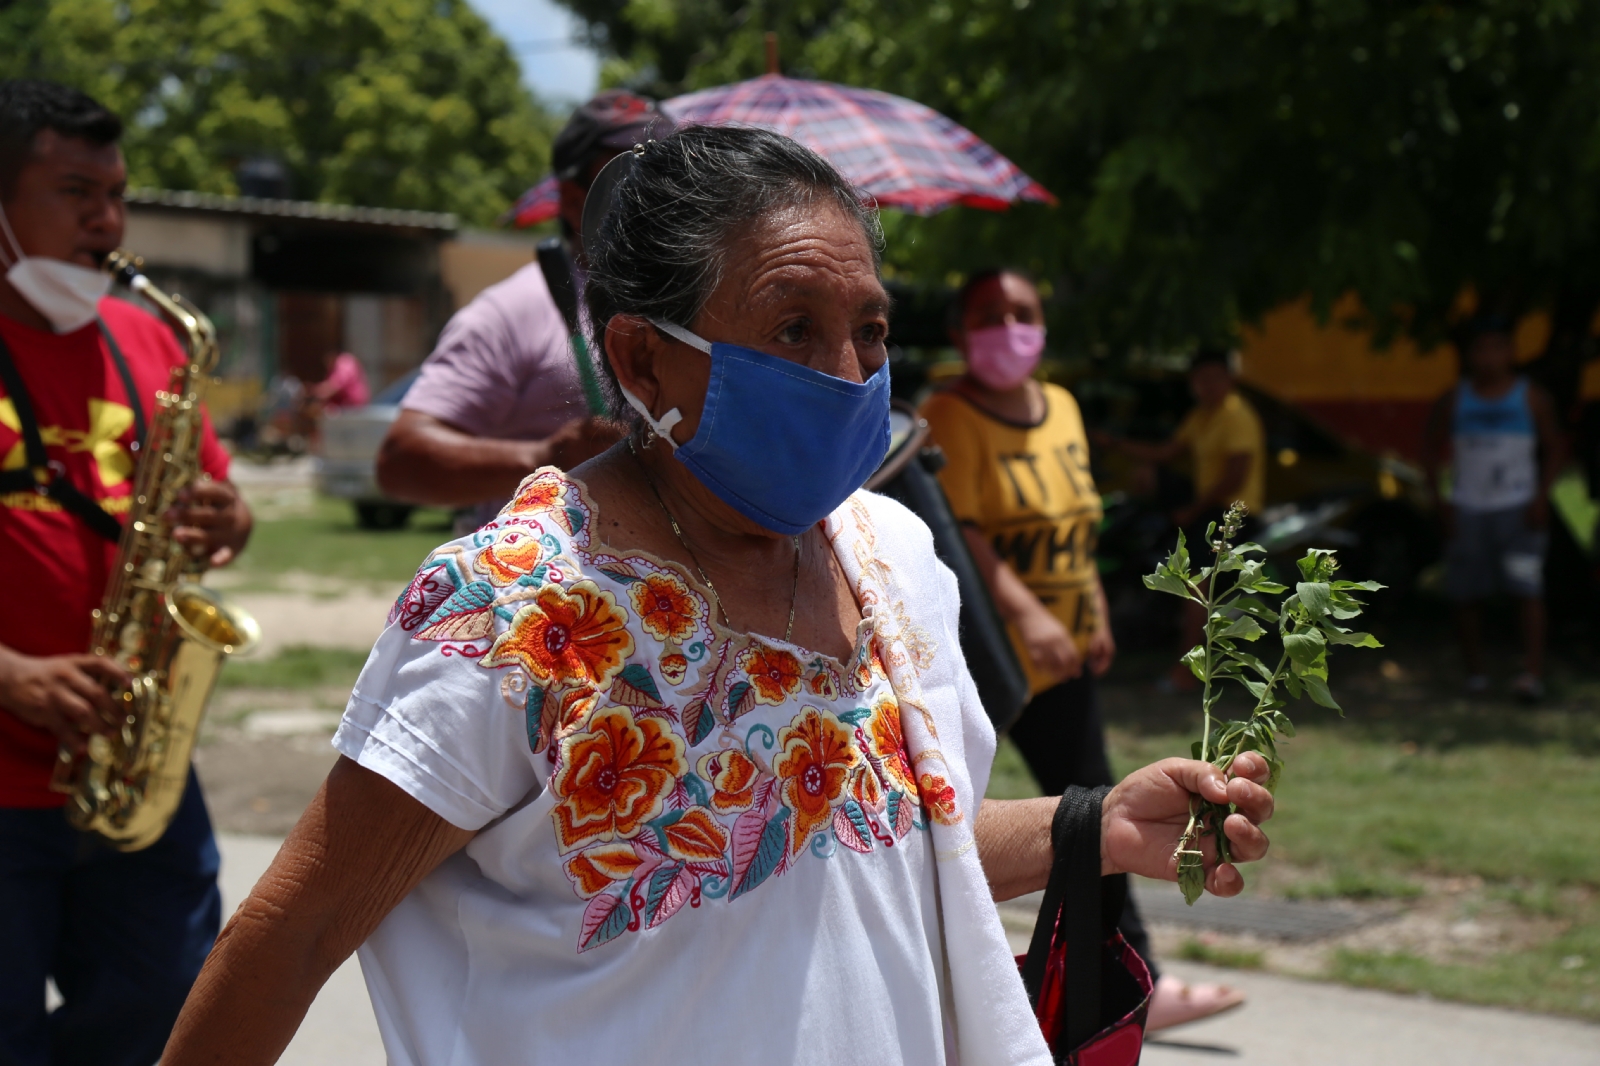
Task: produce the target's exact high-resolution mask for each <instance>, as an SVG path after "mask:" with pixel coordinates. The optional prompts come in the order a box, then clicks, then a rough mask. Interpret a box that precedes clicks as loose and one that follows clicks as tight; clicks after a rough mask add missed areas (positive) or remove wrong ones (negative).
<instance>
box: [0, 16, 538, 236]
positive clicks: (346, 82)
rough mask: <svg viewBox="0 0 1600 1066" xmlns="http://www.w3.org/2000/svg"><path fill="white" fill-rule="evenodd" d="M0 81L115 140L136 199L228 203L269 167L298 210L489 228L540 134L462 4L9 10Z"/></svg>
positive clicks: (528, 164)
mask: <svg viewBox="0 0 1600 1066" xmlns="http://www.w3.org/2000/svg"><path fill="white" fill-rule="evenodd" d="M0 35H4V36H5V38H6V39H7V40H8V42H10V41H16V42H19V43H20V47H17V48H15V49H13V48H10V47H9V46H8V48H7V49H6V51H5V53H4V55H0V76H17V75H29V76H38V77H52V78H57V79H59V80H62V81H65V82H69V83H72V84H75V85H79V86H81V87H82V88H84V89H85V90H86V91H88V92H90V93H91V94H93V95H95V96H97V97H98V98H100V99H101V100H103V101H105V102H106V103H107V104H108V105H109V106H111V107H113V108H115V109H116V110H117V111H118V112H119V113H120V114H122V116H123V117H124V119H125V120H126V121H127V123H128V133H127V138H126V141H125V147H126V151H127V156H128V165H129V172H130V181H131V182H132V183H133V184H134V185H144V186H160V187H164V188H173V189H197V190H201V191H206V192H216V193H236V192H237V191H238V183H237V180H236V177H235V173H236V169H237V167H238V165H239V163H240V162H242V161H244V160H247V159H252V158H258V157H268V158H274V159H277V160H279V161H281V162H282V163H283V164H284V165H285V166H286V167H287V169H288V172H289V175H290V188H291V194H292V195H294V196H296V197H299V198H303V199H310V200H323V201H328V202H335V203H355V204H364V205H369V206H379V207H396V208H412V209H418V210H433V211H453V212H455V213H456V214H458V215H459V216H461V217H462V218H463V219H465V220H467V221H469V222H474V223H480V224H486V223H489V222H492V221H493V220H494V218H495V217H496V216H497V215H498V214H499V213H500V212H502V211H503V210H505V208H506V207H507V206H508V204H509V203H510V202H511V201H512V200H513V199H514V198H515V197H516V196H517V194H519V193H520V192H521V191H522V190H523V189H525V188H526V187H527V186H528V185H529V184H531V183H532V181H533V180H535V179H536V178H537V177H538V176H539V175H540V174H541V173H543V171H544V169H545V166H546V162H547V159H548V155H549V144H550V138H551V135H552V128H553V125H552V122H551V120H550V118H549V116H547V115H546V114H545V113H544V112H543V111H542V110H541V109H540V108H539V106H538V104H537V103H536V101H535V100H534V99H533V97H532V96H531V95H530V94H529V93H528V91H527V90H526V89H525V88H524V87H523V85H522V83H521V79H520V77H519V70H518V67H517V64H516V61H515V59H514V58H513V57H512V55H511V52H510V49H509V48H508V47H507V46H506V44H505V42H504V41H502V40H501V39H500V38H499V37H498V36H496V35H495V33H494V31H493V30H492V29H490V27H489V26H488V24H487V23H486V22H485V21H484V20H483V18H482V17H481V16H479V15H478V14H477V13H476V12H475V11H474V10H473V9H472V8H471V6H469V4H467V3H466V2H465V0H18V2H16V3H13V4H11V5H10V6H9V7H8V8H7V9H5V10H4V11H0Z"/></svg>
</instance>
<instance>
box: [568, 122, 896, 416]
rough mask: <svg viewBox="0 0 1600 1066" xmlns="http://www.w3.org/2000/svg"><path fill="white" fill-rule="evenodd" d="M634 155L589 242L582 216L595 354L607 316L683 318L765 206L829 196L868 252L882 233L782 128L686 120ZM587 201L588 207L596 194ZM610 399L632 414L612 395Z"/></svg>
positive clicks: (828, 170)
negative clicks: (854, 227) (779, 131)
mask: <svg viewBox="0 0 1600 1066" xmlns="http://www.w3.org/2000/svg"><path fill="white" fill-rule="evenodd" d="M636 154H637V162H636V163H634V165H633V166H632V169H631V171H630V172H629V173H628V174H627V175H626V176H624V177H622V178H621V179H620V180H619V181H618V183H617V185H616V187H615V190H614V191H612V192H611V193H610V204H609V208H608V209H607V210H606V213H605V215H604V217H603V218H601V219H600V221H599V223H598V225H597V226H595V231H594V235H593V240H592V241H591V238H590V224H589V221H588V219H585V221H584V243H583V252H584V256H585V257H586V258H587V260H588V264H589V278H588V281H587V283H586V284H585V286H584V299H585V300H586V301H587V303H588V305H589V322H590V328H591V330H592V331H593V338H594V351H595V352H596V353H604V352H605V339H606V326H607V324H608V323H609V322H610V321H611V318H612V316H614V315H642V316H647V317H652V318H659V319H663V320H665V321H667V322H674V323H677V324H678V325H680V326H685V327H687V326H688V325H689V324H690V323H691V322H693V321H694V319H695V317H696V316H697V315H699V313H700V309H701V308H702V307H704V306H705V304H706V301H707V300H708V299H710V297H711V294H712V292H714V291H715V290H716V288H717V285H718V284H720V283H721V281H722V270H723V265H724V261H725V259H726V257H727V252H728V245H729V244H730V243H731V242H732V241H733V239H734V238H735V237H736V236H737V235H738V234H739V233H741V232H743V231H744V230H745V229H747V228H748V227H749V225H750V224H751V223H752V222H755V221H757V220H759V219H762V218H766V217H767V216H769V215H771V214H773V213H774V212H777V211H782V210H784V209H785V208H789V207H795V206H801V205H810V204H819V203H820V204H831V205H833V206H835V207H837V208H839V209H840V210H842V211H844V213H845V214H846V215H848V216H849V217H851V218H852V219H854V220H855V221H856V222H857V223H859V224H860V226H861V228H862V230H863V231H864V232H865V233H866V235H867V237H868V239H869V240H870V241H871V242H872V245H873V248H874V251H875V252H876V250H877V248H878V246H879V244H880V243H881V241H882V231H881V230H880V228H879V225H878V215H877V212H876V211H875V210H874V209H873V208H872V207H869V206H868V205H866V204H865V203H863V202H862V198H861V193H860V192H859V191H858V190H857V189H856V188H855V186H853V185H851V184H850V182H849V181H848V180H846V179H845V177H844V176H843V175H841V174H840V173H839V172H838V171H837V170H835V169H834V168H833V167H832V166H831V165H830V164H829V163H828V161H827V160H825V159H823V158H822V157H821V156H820V155H818V154H817V153H815V152H813V151H812V150H811V149H809V148H806V147H805V146H803V145H801V144H798V143H797V142H795V141H792V140H790V139H789V138H788V137H784V136H782V135H781V134H777V133H772V132H770V131H768V130H762V129H755V128H752V127H743V126H690V127H687V128H684V129H680V130H679V131H678V132H676V133H674V134H672V135H671V136H669V137H666V138H664V139H662V140H659V141H650V142H648V143H646V144H644V145H642V146H640V147H639V148H638V149H637V150H636ZM611 165H612V166H615V165H617V164H615V163H613V164H611ZM589 203H590V208H591V209H594V208H595V206H596V205H597V203H598V201H597V200H596V199H595V194H591V196H590V201H589ZM600 363H601V366H603V367H604V368H605V373H606V377H607V379H608V382H609V384H610V385H611V386H612V388H613V390H614V389H615V386H616V379H615V375H614V374H613V373H612V370H611V363H610V361H609V360H607V359H605V358H604V357H603V355H602V356H601V358H600ZM619 395H620V394H615V393H614V394H613V396H612V397H611V399H612V400H613V401H616V400H617V399H619ZM612 407H613V409H614V410H619V411H623V412H624V413H625V414H629V415H631V413H632V412H631V411H628V410H627V409H626V408H624V407H623V406H622V405H621V404H619V403H616V402H613V403H612Z"/></svg>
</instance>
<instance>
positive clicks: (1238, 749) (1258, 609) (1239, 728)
mask: <svg viewBox="0 0 1600 1066" xmlns="http://www.w3.org/2000/svg"><path fill="white" fill-rule="evenodd" d="M1244 516H1245V508H1244V504H1242V503H1235V504H1234V505H1233V506H1232V507H1230V508H1228V511H1227V513H1226V514H1225V515H1224V516H1223V519H1222V525H1221V527H1220V528H1219V527H1218V525H1217V524H1216V523H1215V522H1213V523H1211V524H1210V525H1209V526H1207V527H1206V543H1207V544H1209V545H1210V547H1211V548H1212V550H1213V552H1214V553H1215V562H1213V563H1212V565H1210V566H1205V567H1201V568H1200V569H1199V570H1194V571H1191V570H1190V557H1189V549H1188V546H1187V544H1186V543H1185V540H1184V535H1183V533H1182V532H1181V531H1180V532H1179V533H1178V546H1177V547H1176V548H1174V549H1173V551H1172V553H1171V554H1170V555H1168V556H1167V558H1166V560H1165V561H1164V562H1162V564H1161V565H1160V566H1158V567H1157V568H1156V571H1155V573H1153V574H1147V575H1145V578H1144V583H1145V587H1147V588H1151V589H1154V590H1155V591H1157V592H1165V593H1167V594H1168V595H1172V596H1178V597H1180V598H1182V599H1185V600H1189V601H1190V602H1192V603H1197V604H1199V605H1200V606H1201V607H1202V608H1204V609H1205V612H1206V623H1205V638H1204V640H1203V641H1202V642H1201V643H1200V644H1197V645H1195V646H1194V647H1193V648H1191V649H1189V651H1188V652H1187V653H1185V654H1184V656H1183V659H1182V660H1181V661H1182V662H1183V663H1184V664H1185V665H1186V666H1188V667H1189V670H1190V671H1191V672H1192V673H1193V674H1194V676H1195V677H1196V678H1197V679H1198V680H1199V681H1200V683H1201V685H1202V686H1204V687H1203V688H1202V690H1201V694H1200V706H1201V710H1202V712H1203V717H1204V722H1203V725H1202V727H1201V735H1200V739H1199V740H1197V741H1195V742H1194V744H1193V745H1192V746H1191V752H1192V754H1193V756H1194V758H1196V759H1200V760H1202V761H1204V762H1210V763H1213V764H1215V765H1216V766H1217V767H1218V768H1219V769H1221V770H1222V771H1223V772H1224V773H1226V772H1227V771H1228V769H1229V767H1231V766H1232V765H1233V761H1234V760H1235V759H1237V758H1238V757H1239V756H1240V755H1241V754H1242V753H1244V752H1247V751H1254V752H1257V753H1259V754H1260V755H1261V756H1262V757H1263V758H1265V759H1266V761H1267V766H1268V768H1269V776H1268V778H1267V788H1268V790H1269V791H1270V790H1273V789H1275V788H1276V787H1277V784H1278V777H1279V775H1280V774H1281V773H1282V772H1283V760H1282V759H1281V758H1280V757H1279V756H1278V734H1280V733H1282V734H1283V735H1284V736H1287V737H1292V736H1294V723H1293V722H1291V721H1290V720H1289V716H1288V715H1287V714H1285V713H1284V708H1286V707H1288V705H1289V704H1290V703H1291V702H1292V701H1294V700H1298V699H1301V698H1302V697H1305V696H1309V697H1310V698H1311V701H1312V702H1313V703H1316V704H1318V705H1320V706H1323V707H1328V708H1331V709H1332V710H1335V711H1339V713H1340V714H1341V715H1342V714H1343V713H1344V711H1343V710H1342V709H1341V708H1340V706H1339V704H1338V703H1337V702H1336V701H1335V700H1334V698H1333V693H1332V692H1330V691H1329V689H1328V649H1329V648H1330V647H1333V646H1334V645H1339V644H1343V645H1347V646H1349V647H1355V648H1379V647H1382V646H1383V645H1381V644H1380V643H1379V642H1378V640H1377V638H1376V637H1374V636H1373V635H1372V634H1371V633H1358V632H1354V631H1352V630H1351V629H1350V628H1349V627H1347V626H1344V625H1341V624H1340V623H1342V622H1347V621H1349V620H1351V619H1353V618H1357V617H1359V616H1360V615H1361V611H1362V607H1363V604H1362V602H1361V601H1360V600H1358V599H1357V598H1356V596H1355V593H1356V592H1376V591H1377V590H1379V589H1381V588H1383V586H1382V585H1380V584H1378V583H1377V582H1376V581H1338V580H1334V577H1333V575H1334V573H1335V572H1336V571H1337V570H1338V569H1339V563H1338V560H1337V559H1336V558H1335V557H1334V553H1333V551H1331V550H1329V549H1327V548H1312V549H1311V550H1309V551H1307V552H1306V554H1305V555H1304V556H1303V557H1302V558H1300V559H1299V560H1298V561H1297V565H1298V567H1299V569H1300V577H1301V580H1300V581H1299V582H1297V583H1296V584H1295V588H1294V591H1293V592H1289V588H1288V586H1287V585H1283V584H1280V583H1278V582H1277V581H1274V580H1273V579H1272V578H1271V577H1270V576H1269V575H1268V574H1267V572H1266V560H1265V558H1264V556H1265V555H1266V554H1267V553H1266V549H1264V548H1262V547H1261V545H1259V544H1252V543H1248V542H1247V543H1244V544H1239V545H1237V546H1236V545H1235V544H1234V543H1233V541H1234V538H1235V537H1237V536H1238V535H1239V530H1240V528H1241V527H1242V526H1243V524H1244ZM1251 556H1259V557H1262V558H1250V557H1251ZM1224 574H1233V575H1235V576H1234V578H1233V581H1232V582H1231V584H1230V583H1227V582H1221V583H1220V584H1221V585H1222V587H1221V588H1220V590H1219V582H1218V578H1219V577H1220V576H1221V575H1224ZM1285 593H1288V595H1286V596H1285V595H1284V594H1285ZM1279 596H1283V597H1284V598H1283V599H1282V600H1281V601H1280V602H1277V604H1276V606H1274V602H1273V601H1274V600H1275V598H1276V597H1279ZM1268 626H1276V627H1277V630H1278V639H1279V642H1280V643H1281V645H1282V652H1281V654H1280V655H1279V656H1278V662H1277V664H1276V665H1275V666H1272V667H1271V668H1268V666H1267V664H1266V663H1264V662H1262V661H1261V660H1260V659H1259V658H1257V657H1256V656H1255V655H1252V654H1251V653H1250V652H1248V651H1246V650H1244V649H1243V648H1242V647H1240V645H1241V643H1244V644H1254V643H1255V642H1256V641H1258V640H1260V639H1261V638H1262V637H1263V636H1265V635H1266V634H1267V632H1268V629H1267V627H1268ZM1224 681H1234V682H1237V683H1238V684H1239V685H1240V686H1242V687H1243V688H1244V689H1246V690H1247V691H1248V692H1249V693H1250V695H1251V696H1252V697H1254V699H1255V707H1254V708H1253V709H1252V710H1251V712H1250V714H1249V716H1248V717H1247V718H1244V719H1239V720H1234V721H1221V720H1218V719H1217V718H1215V716H1214V715H1213V713H1212V711H1213V709H1214V708H1215V706H1216V703H1217V701H1218V700H1219V699H1221V698H1222V693H1223V685H1222V682H1224ZM1233 811H1234V808H1233V806H1232V805H1231V804H1224V803H1211V802H1209V801H1206V800H1203V799H1201V798H1200V797H1199V796H1195V797H1193V798H1192V799H1191V800H1190V803H1189V824H1188V826H1187V828H1185V829H1184V831H1183V835H1182V836H1181V837H1180V838H1179V840H1178V847H1177V850H1176V852H1175V855H1176V858H1177V860H1178V886H1179V887H1180V888H1181V889H1182V890H1183V898H1184V899H1185V900H1186V901H1187V902H1188V903H1189V904H1190V905H1191V906H1192V905H1193V904H1194V901H1195V900H1197V899H1199V898H1200V896H1201V894H1202V893H1203V892H1204V891H1205V865H1204V861H1203V858H1202V852H1201V850H1200V842H1201V840H1202V839H1203V838H1204V837H1206V836H1211V837H1212V838H1213V839H1214V841H1215V842H1216V847H1217V854H1218V857H1219V858H1220V859H1221V860H1222V861H1223V862H1231V861H1233V857H1232V854H1231V851H1230V849H1229V846H1228V838H1227V836H1226V834H1224V833H1223V831H1222V823H1223V822H1224V821H1225V820H1226V819H1227V817H1228V815H1229V814H1232V813H1233Z"/></svg>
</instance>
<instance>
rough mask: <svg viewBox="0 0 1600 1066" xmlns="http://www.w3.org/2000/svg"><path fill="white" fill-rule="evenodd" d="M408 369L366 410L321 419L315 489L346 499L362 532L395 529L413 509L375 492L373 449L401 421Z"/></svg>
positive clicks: (353, 409)
mask: <svg viewBox="0 0 1600 1066" xmlns="http://www.w3.org/2000/svg"><path fill="white" fill-rule="evenodd" d="M415 380H417V371H415V370H413V371H412V372H411V373H409V374H407V375H406V376H405V377H403V378H400V379H399V380H398V381H395V382H394V383H392V384H390V385H389V386H388V387H387V388H385V389H383V390H382V391H381V392H379V393H378V394H377V395H376V396H374V397H373V398H372V402H371V403H369V404H367V405H366V406H365V407H351V408H348V409H346V410H342V411H330V412H328V413H327V414H325V415H323V418H322V443H321V445H320V447H319V448H318V450H317V456H316V479H317V491H318V492H320V493H322V494H323V495H324V496H334V497H337V498H339V499H342V500H349V501H350V502H351V504H352V505H354V507H355V511H356V523H357V524H358V525H360V526H361V528H363V529H399V528H400V527H401V526H403V525H405V524H406V519H408V518H410V517H411V512H412V511H413V510H415V508H414V507H413V506H412V505H411V504H409V503H401V502H400V501H399V500H392V499H390V498H389V497H387V496H385V495H384V494H383V491H382V490H381V489H379V488H378V480H377V463H378V448H379V446H381V445H382V444H383V438H384V435H385V434H387V433H388V432H389V426H390V424H391V423H393V422H394V420H395V419H396V418H398V417H400V401H401V399H402V398H403V397H404V396H405V394H406V391H407V390H408V389H410V388H411V383H412V382H413V381H415Z"/></svg>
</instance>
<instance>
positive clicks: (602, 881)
mask: <svg viewBox="0 0 1600 1066" xmlns="http://www.w3.org/2000/svg"><path fill="white" fill-rule="evenodd" d="M643 864H644V860H643V859H641V858H639V853H638V852H636V851H634V850H633V845H631V844H599V845H597V846H595V847H592V848H590V849H589V850H588V851H580V852H579V853H578V854H576V855H574V856H573V857H572V858H570V859H568V860H567V876H568V877H570V878H572V883H573V884H574V885H575V886H576V887H577V889H578V895H580V896H582V897H583V898H584V899H591V898H593V897H595V896H598V895H599V894H600V893H601V892H604V891H605V890H606V888H607V886H609V885H610V884H611V882H613V881H621V880H623V879H624V878H627V877H630V876H632V875H633V871H635V870H637V869H638V868H639V867H640V866H642V865H643Z"/></svg>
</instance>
